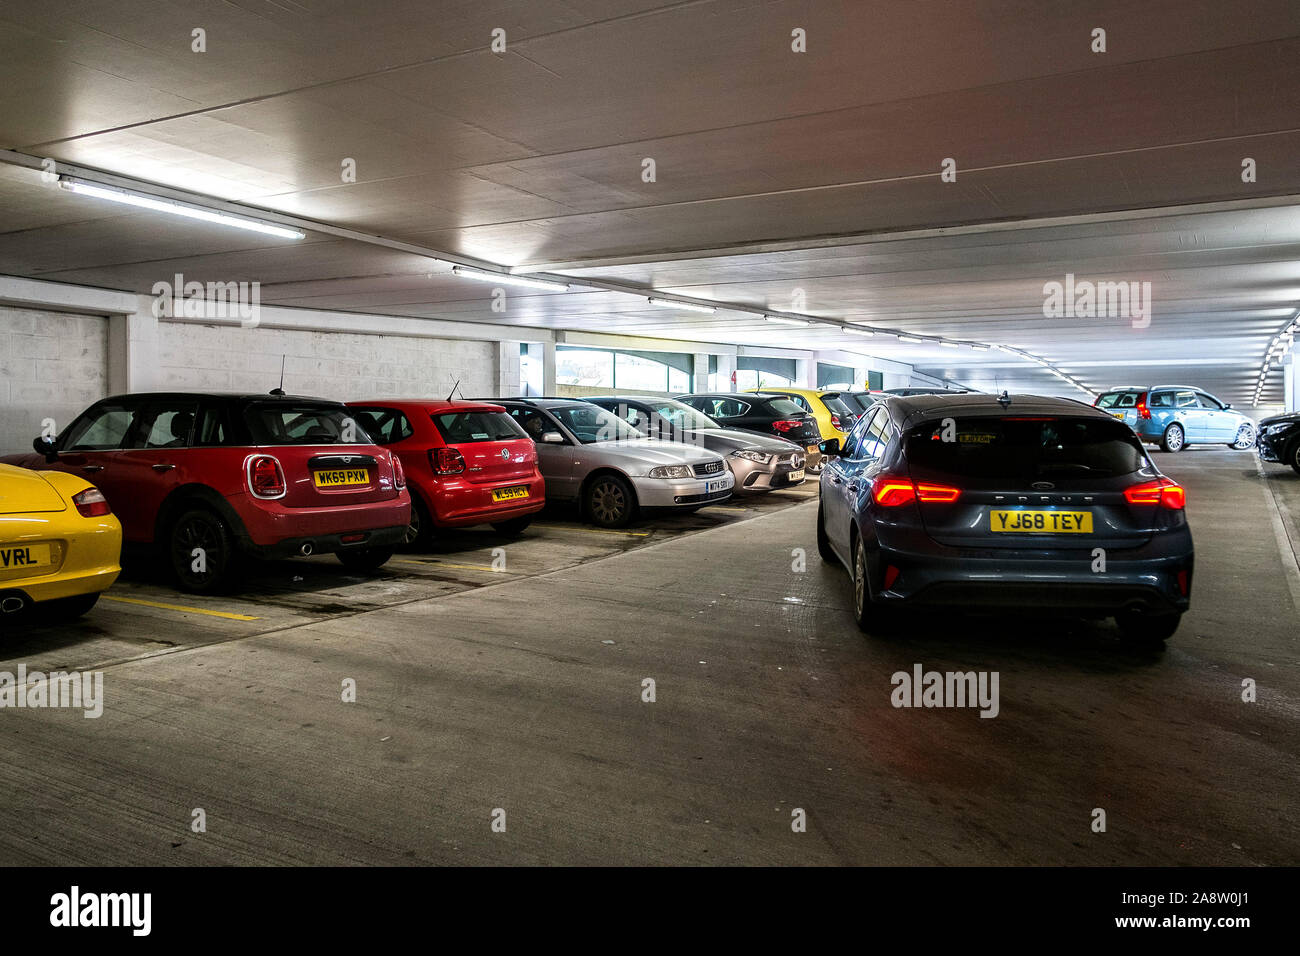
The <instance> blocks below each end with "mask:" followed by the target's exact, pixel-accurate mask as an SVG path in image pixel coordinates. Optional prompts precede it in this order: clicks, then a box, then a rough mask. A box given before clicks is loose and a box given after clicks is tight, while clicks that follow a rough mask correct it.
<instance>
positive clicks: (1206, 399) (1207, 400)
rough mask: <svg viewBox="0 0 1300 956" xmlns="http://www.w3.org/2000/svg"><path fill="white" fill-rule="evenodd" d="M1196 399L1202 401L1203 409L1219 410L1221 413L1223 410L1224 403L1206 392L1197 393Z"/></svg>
mask: <svg viewBox="0 0 1300 956" xmlns="http://www.w3.org/2000/svg"><path fill="white" fill-rule="evenodd" d="M1196 397H1197V398H1198V399H1200V402H1201V407H1202V408H1210V409H1217V410H1219V411H1222V410H1223V403H1222V402H1220V401H1219V400H1218V399H1217V398H1215V397H1214V396H1213V395H1206V394H1205V393H1204V392H1197V393H1196Z"/></svg>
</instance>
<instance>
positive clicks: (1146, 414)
mask: <svg viewBox="0 0 1300 956" xmlns="http://www.w3.org/2000/svg"><path fill="white" fill-rule="evenodd" d="M1137 413H1138V418H1141V419H1145V420H1146V421H1151V410H1150V409H1149V408H1147V393H1146V392H1143V393H1142V397H1141V398H1139V399H1138V403H1137Z"/></svg>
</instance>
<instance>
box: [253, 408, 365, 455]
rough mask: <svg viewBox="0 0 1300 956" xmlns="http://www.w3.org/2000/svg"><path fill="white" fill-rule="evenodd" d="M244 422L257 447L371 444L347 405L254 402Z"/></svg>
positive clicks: (362, 427)
mask: <svg viewBox="0 0 1300 956" xmlns="http://www.w3.org/2000/svg"><path fill="white" fill-rule="evenodd" d="M244 421H245V422H246V423H247V424H248V430H249V431H250V432H252V435H253V443H254V444H256V445H336V444H356V445H369V444H370V443H371V441H370V435H369V434H368V433H367V432H366V430H365V427H364V426H363V425H362V423H361V422H360V421H358V420H357V419H356V418H355V417H353V414H352V410H351V409H349V408H348V407H347V406H345V405H332V404H329V403H327V402H254V403H253V404H251V405H249V406H247V407H246V408H245V409H244Z"/></svg>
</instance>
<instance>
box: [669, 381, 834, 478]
mask: <svg viewBox="0 0 1300 956" xmlns="http://www.w3.org/2000/svg"><path fill="white" fill-rule="evenodd" d="M678 399H679V400H680V401H682V402H685V403H686V404H687V405H689V406H691V408H694V409H696V410H697V411H701V412H703V413H704V414H705V415H708V416H709V417H710V418H712V419H713V420H714V421H715V422H717V423H718V424H719V425H721V426H722V427H723V428H740V429H743V430H745V431H751V432H758V433H759V434H760V435H775V436H776V437H777V438H784V439H785V440H786V441H792V442H794V443H795V444H796V445H800V446H802V447H803V449H804V453H805V454H806V456H807V458H806V462H807V465H808V467H809V468H812V469H816V468H818V467H819V466H820V465H821V459H822V453H821V451H820V449H819V448H818V447H817V446H818V445H819V444H820V443H821V440H822V435H821V429H819V428H818V427H817V419H816V418H814V417H813V416H812V414H811V413H809V412H807V411H805V410H804V409H802V408H800V407H799V406H798V405H796V404H795V403H794V402H792V401H791V400H790V399H788V398H786V397H784V396H781V395H755V394H753V393H751V392H700V393H697V394H694V395H680V396H678Z"/></svg>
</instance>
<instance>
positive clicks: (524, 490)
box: [492, 485, 528, 501]
mask: <svg viewBox="0 0 1300 956" xmlns="http://www.w3.org/2000/svg"><path fill="white" fill-rule="evenodd" d="M527 497H528V486H527V485H515V486H514V487H513V488H498V489H497V490H496V491H494V492H492V500H493V501H512V500H513V499H515V498H527Z"/></svg>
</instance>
